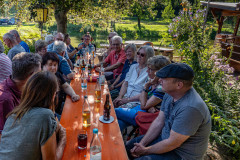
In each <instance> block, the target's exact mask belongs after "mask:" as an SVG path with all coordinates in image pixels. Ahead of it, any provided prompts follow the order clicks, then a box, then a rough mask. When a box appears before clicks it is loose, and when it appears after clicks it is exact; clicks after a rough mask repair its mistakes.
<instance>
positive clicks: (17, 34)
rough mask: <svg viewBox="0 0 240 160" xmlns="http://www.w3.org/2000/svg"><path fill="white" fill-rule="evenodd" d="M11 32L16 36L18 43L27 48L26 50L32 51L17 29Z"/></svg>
mask: <svg viewBox="0 0 240 160" xmlns="http://www.w3.org/2000/svg"><path fill="white" fill-rule="evenodd" d="M9 33H10V34H12V35H14V36H15V38H16V40H17V43H19V44H20V45H21V46H22V47H23V48H24V49H25V51H26V52H30V49H29V47H28V45H27V43H26V42H24V41H22V40H21V38H20V36H19V33H18V31H17V30H11V31H10V32H9Z"/></svg>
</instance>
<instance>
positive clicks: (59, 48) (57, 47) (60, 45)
mask: <svg viewBox="0 0 240 160" xmlns="http://www.w3.org/2000/svg"><path fill="white" fill-rule="evenodd" d="M66 49H67V46H66V44H65V43H64V42H62V41H55V42H54V45H53V51H55V52H57V53H58V54H59V53H61V52H63V51H65V50H66Z"/></svg>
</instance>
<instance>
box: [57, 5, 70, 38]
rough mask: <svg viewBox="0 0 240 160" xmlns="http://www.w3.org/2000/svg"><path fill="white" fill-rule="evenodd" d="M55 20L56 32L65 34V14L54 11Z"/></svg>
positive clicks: (64, 12)
mask: <svg viewBox="0 0 240 160" xmlns="http://www.w3.org/2000/svg"><path fill="white" fill-rule="evenodd" d="M55 10H56V9H55ZM55 19H56V21H57V32H62V33H63V34H66V33H67V12H66V11H55Z"/></svg>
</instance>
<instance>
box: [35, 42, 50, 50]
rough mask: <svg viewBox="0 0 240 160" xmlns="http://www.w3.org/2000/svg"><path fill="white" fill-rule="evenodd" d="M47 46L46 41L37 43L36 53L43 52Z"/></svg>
mask: <svg viewBox="0 0 240 160" xmlns="http://www.w3.org/2000/svg"><path fill="white" fill-rule="evenodd" d="M46 46H47V42H46V41H44V40H37V41H36V42H35V52H38V51H41V49H42V48H43V47H46Z"/></svg>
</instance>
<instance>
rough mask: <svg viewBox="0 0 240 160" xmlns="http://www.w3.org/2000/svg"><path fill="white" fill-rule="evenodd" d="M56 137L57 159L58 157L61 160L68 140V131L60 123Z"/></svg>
mask: <svg viewBox="0 0 240 160" xmlns="http://www.w3.org/2000/svg"><path fill="white" fill-rule="evenodd" d="M56 137H57V139H58V142H57V149H56V157H57V160H61V159H62V156H63V151H64V148H65V145H66V139H67V138H66V129H65V128H64V127H63V126H62V125H61V124H60V123H58V128H57V130H56Z"/></svg>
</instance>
